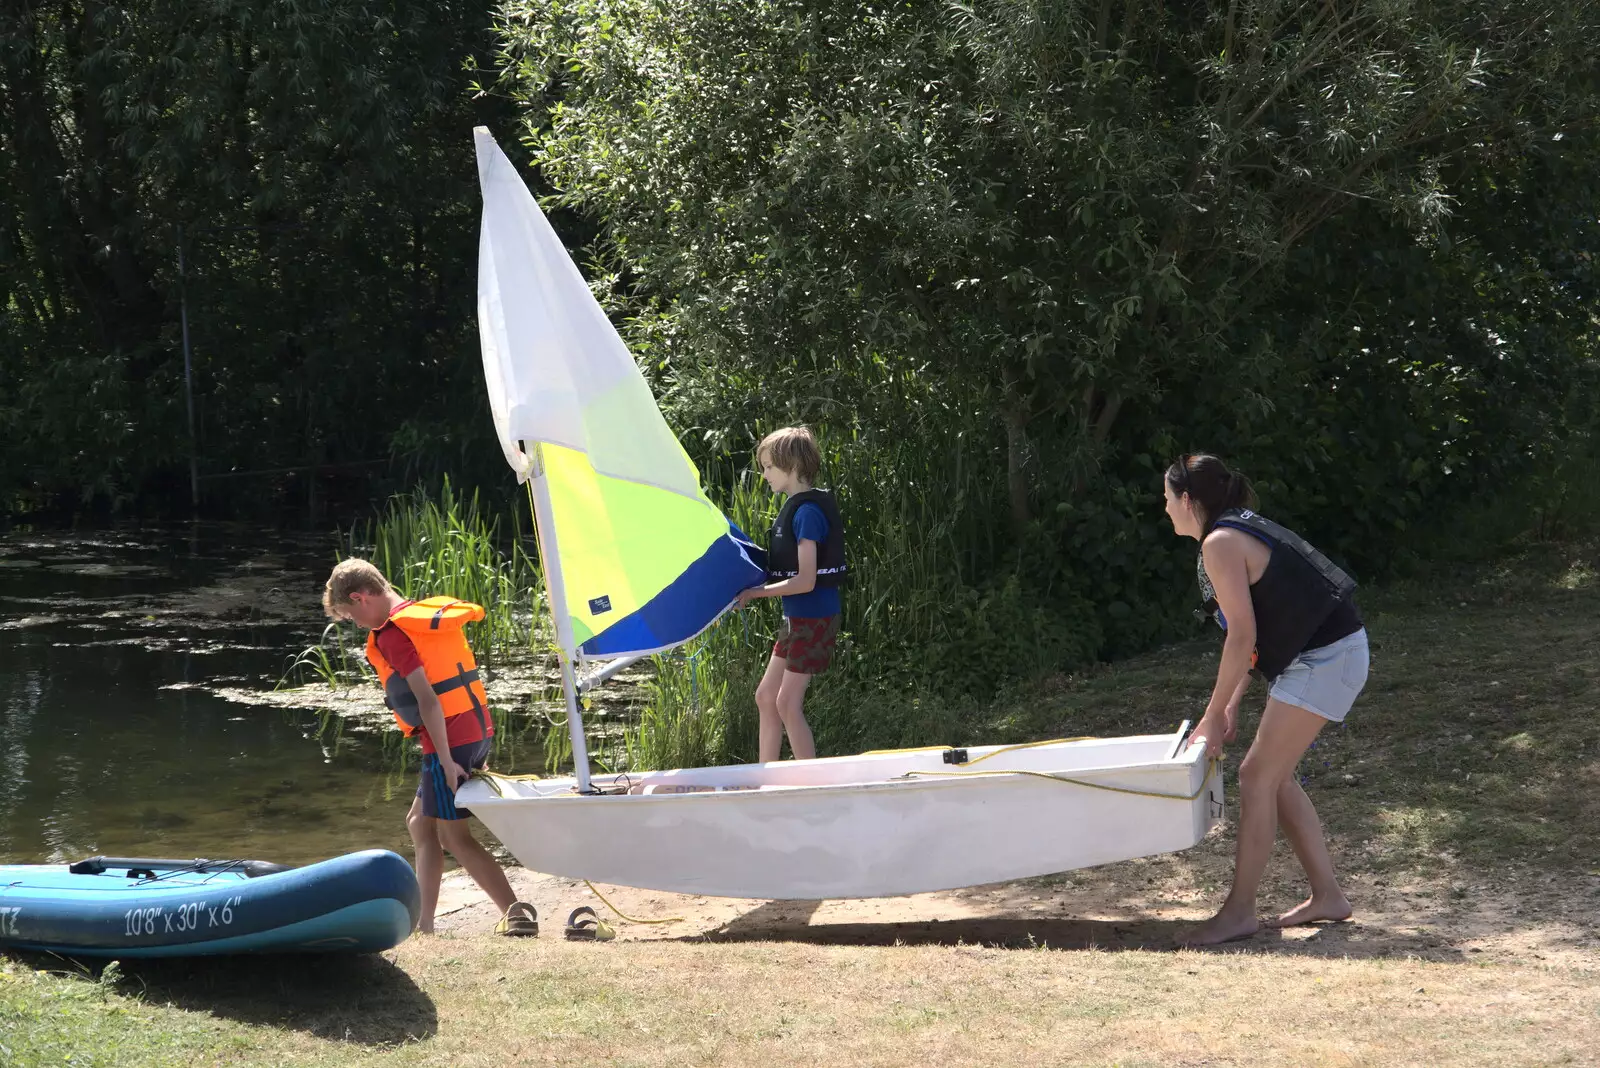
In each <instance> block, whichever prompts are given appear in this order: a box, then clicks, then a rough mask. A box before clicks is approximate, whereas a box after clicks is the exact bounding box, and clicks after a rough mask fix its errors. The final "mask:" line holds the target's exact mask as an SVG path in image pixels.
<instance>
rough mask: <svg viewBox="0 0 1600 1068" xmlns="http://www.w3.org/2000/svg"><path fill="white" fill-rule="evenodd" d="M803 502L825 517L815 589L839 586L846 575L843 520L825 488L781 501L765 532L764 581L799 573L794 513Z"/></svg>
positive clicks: (775, 580)
mask: <svg viewBox="0 0 1600 1068" xmlns="http://www.w3.org/2000/svg"><path fill="white" fill-rule="evenodd" d="M802 504H814V505H816V506H817V507H818V508H821V509H822V514H823V516H824V517H825V518H826V519H827V520H828V540H827V541H825V542H823V543H822V544H821V545H819V546H817V589H819V590H820V589H826V588H827V587H829V586H839V585H841V584H842V583H843V581H844V578H845V570H846V569H845V563H844V520H843V519H841V518H839V502H838V501H837V500H836V499H835V498H834V496H833V494H832V493H829V492H828V491H827V490H820V489H810V490H805V491H804V492H802V493H796V494H795V495H794V496H792V497H790V498H789V499H788V500H787V501H785V502H783V509H782V510H781V511H780V512H778V518H777V519H775V520H773V523H772V529H771V530H769V531H768V532H767V581H769V582H779V581H782V580H783V579H787V578H793V577H794V576H796V575H798V574H799V573H800V543H799V542H798V541H796V540H795V537H794V514H795V513H796V512H798V511H799V510H800V506H801V505H802Z"/></svg>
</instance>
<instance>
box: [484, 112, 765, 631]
mask: <svg viewBox="0 0 1600 1068" xmlns="http://www.w3.org/2000/svg"><path fill="white" fill-rule="evenodd" d="M476 138H477V147H478V179H479V184H480V186H481V187H482V190H483V223H482V231H481V233H480V236H479V249H478V326H479V334H480V340H481V342H482V348H483V364H484V375H485V379H486V381H487V384H488V388H489V405H490V409H491V410H492V412H493V414H494V422H495V429H496V432H497V434H498V435H499V438H500V444H501V448H502V449H503V450H504V452H505V455H506V459H507V461H508V462H509V463H510V464H511V466H512V468H513V469H514V470H515V471H516V472H517V474H518V477H519V478H522V479H528V478H530V477H534V478H537V479H539V482H538V483H537V485H538V487H539V492H540V493H542V494H543V495H544V498H545V501H546V509H545V514H544V515H541V519H540V530H539V540H540V545H541V547H542V548H543V551H544V556H545V559H544V561H543V564H544V566H545V568H546V569H547V570H548V569H552V568H554V569H558V574H557V575H556V576H553V580H552V581H551V582H550V586H551V589H552V590H553V591H556V590H559V593H560V596H559V598H554V597H553V598H552V600H553V601H555V600H559V601H560V602H561V603H553V604H552V611H553V612H554V613H555V616H556V627H557V631H558V633H559V634H560V636H561V640H562V644H563V646H565V647H566V648H567V649H568V650H569V651H573V652H582V653H583V654H585V655H586V656H591V657H597V658H611V657H620V656H627V655H634V654H642V653H651V652H659V651H661V650H663V649H670V648H671V647H672V646H674V645H677V644H679V643H681V642H684V641H687V640H688V639H690V638H692V637H694V636H695V635H696V634H698V633H699V632H700V631H701V630H703V629H705V627H707V626H708V625H710V624H711V623H712V622H713V621H714V620H715V619H716V618H717V616H718V615H720V614H721V613H722V612H723V611H724V610H725V609H726V608H727V607H728V606H729V605H730V604H731V603H732V601H733V600H734V598H735V597H736V596H737V594H738V592H739V591H740V590H741V589H744V588H745V587H747V586H753V585H756V584H758V583H760V582H761V581H762V580H763V579H764V577H765V571H764V569H763V567H762V565H761V563H760V554H759V552H758V551H757V550H756V549H755V548H754V546H752V545H751V544H750V541H749V539H748V538H746V537H745V536H744V535H743V534H742V533H741V532H740V531H739V530H738V529H737V528H736V527H734V526H733V525H732V524H730V523H729V522H728V520H727V517H725V516H724V515H723V514H722V513H721V511H720V510H718V509H717V507H716V506H715V505H713V504H712V503H711V502H710V500H708V499H707V497H706V495H705V492H704V491H703V490H702V488H701V486H700V476H699V472H697V471H696V470H695V468H694V464H693V463H692V462H690V460H689V457H688V454H686V453H685V452H684V451H683V447H682V446H681V445H680V444H679V443H678V440H677V438H676V437H675V436H674V435H673V433H672V431H671V429H670V428H669V427H668V426H667V423H666V420H665V419H663V418H662V416H661V411H660V409H659V408H657V407H656V403H655V398H654V397H653V396H652V395H651V393H650V387H649V384H648V383H647V382H645V379H644V376H643V375H642V374H641V373H640V372H639V368H638V366H637V365H636V364H635V363H634V360H633V356H632V355H631V354H630V353H629V352H628V350H627V347H626V346H625V345H624V344H623V342H622V338H621V337H620V336H618V334H617V332H616V329H615V328H614V327H613V326H612V325H611V322H610V320H609V319H608V318H607V317H606V315H605V312H604V310H603V309H602V308H601V307H600V304H599V302H598V301H596V300H595V298H594V295H593V294H592V293H591V292H590V290H589V287H588V284H587V283H586V282H585V281H584V279H583V276H582V275H581V274H579V273H578V269H577V266H576V265H575V264H574V263H573V262H572V259H571V257H570V256H568V255H567V252H566V249H565V248H564V247H563V246H562V245H561V242H560V240H559V239H558V238H557V237H556V235H555V231H554V230H553V229H551V227H550V223H549V221H548V220H547V219H546V218H545V216H544V213H543V212H542V211H540V209H539V206H538V204H537V203H536V202H535V201H534V199H533V197H532V195H531V194H529V192H528V189H527V186H526V185H524V184H523V181H522V178H521V177H520V176H519V175H518V174H517V173H516V170H515V168H514V167H512V165H511V162H510V161H509V160H507V159H506V157H505V155H504V153H502V152H501V151H500V147H499V146H498V145H497V144H495V142H494V139H493V138H492V137H490V136H489V133H488V131H487V130H485V129H483V128H481V127H480V128H479V129H478V130H477V131H476Z"/></svg>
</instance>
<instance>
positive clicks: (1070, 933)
mask: <svg viewBox="0 0 1600 1068" xmlns="http://www.w3.org/2000/svg"><path fill="white" fill-rule="evenodd" d="M818 904H819V903H818V902H799V901H774V902H769V903H768V904H765V905H761V906H759V907H757V908H754V909H752V910H750V911H749V912H747V913H745V914H743V915H742V916H739V917H738V918H737V919H735V920H732V921H730V922H729V923H727V924H724V925H723V926H722V927H719V928H717V929H716V930H714V931H707V932H706V933H705V934H703V935H695V936H692V937H687V938H683V939H680V941H686V942H688V941H694V942H699V941H710V942H798V943H806V944H811V945H827V946H963V945H964V946H986V947H989V948H994V949H1055V950H1088V949H1097V950H1107V951H1119V950H1144V951H1157V952H1159V951H1172V950H1176V949H1177V945H1176V939H1177V938H1178V936H1179V935H1180V934H1182V933H1183V932H1184V931H1186V930H1188V929H1189V928H1190V927H1193V926H1194V921H1193V920H1170V919H1158V918H1155V917H1150V916H1140V915H1137V914H1135V915H1131V916H1130V917H1129V918H1128V919H1125V920H1120V919H1119V920H1080V919H1072V918H1051V917H1024V918H1018V917H1003V916H1000V917H997V916H981V917H970V918H962V919H949V920H916V921H908V922H889V923H819V924H813V923H811V922H810V918H811V915H812V913H814V912H815V910H816V906H817V905H818ZM804 906H809V907H804ZM1208 952H1217V953H1229V952H1234V953H1270V954H1274V955H1279V956H1297V957H1302V956H1303V957H1348V958H1354V959H1361V960H1373V959H1381V958H1386V957H1405V958H1420V959H1426V960H1433V961H1442V962H1450V961H1464V960H1466V959H1467V958H1466V955H1465V954H1464V953H1462V952H1461V951H1460V950H1459V949H1457V948H1455V947H1453V946H1450V945H1446V944H1444V943H1443V942H1442V940H1440V939H1437V938H1431V937H1427V936H1418V935H1414V934H1410V933H1406V932H1400V931H1391V930H1389V929H1387V928H1385V927H1382V926H1378V925H1374V924H1366V923H1362V922H1360V920H1359V919H1358V920H1356V921H1353V922H1348V923H1338V924H1323V925H1318V926H1314V927H1302V928H1295V929H1290V930H1278V929H1275V928H1263V929H1262V930H1261V931H1259V932H1258V933H1257V934H1256V935H1255V936H1254V937H1253V938H1248V939H1242V940H1240V941H1238V942H1231V943H1228V944H1227V945H1223V946H1215V947H1211V949H1209V950H1208Z"/></svg>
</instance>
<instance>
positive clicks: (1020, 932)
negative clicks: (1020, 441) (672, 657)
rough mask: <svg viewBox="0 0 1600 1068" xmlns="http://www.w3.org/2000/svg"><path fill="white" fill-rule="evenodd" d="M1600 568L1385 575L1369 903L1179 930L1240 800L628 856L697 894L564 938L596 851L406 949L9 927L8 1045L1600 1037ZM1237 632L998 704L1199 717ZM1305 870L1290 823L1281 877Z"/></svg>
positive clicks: (0, 1010)
mask: <svg viewBox="0 0 1600 1068" xmlns="http://www.w3.org/2000/svg"><path fill="white" fill-rule="evenodd" d="M1597 572H1600V566H1596V564H1595V554H1594V553H1593V551H1592V550H1591V549H1588V548H1576V549H1574V548H1570V547H1565V548H1560V549H1556V548H1551V547H1544V548H1541V549H1539V550H1536V551H1532V552H1530V553H1528V554H1526V555H1525V556H1524V557H1522V558H1519V559H1518V560H1516V561H1514V562H1512V563H1509V564H1507V565H1505V566H1503V567H1500V568H1495V569H1488V570H1482V571H1477V572H1474V573H1471V574H1461V575H1453V576H1442V577H1441V576H1434V577H1433V578H1432V579H1430V581H1429V582H1427V583H1417V584H1416V585H1414V586H1410V587H1405V586H1402V587H1395V588H1391V589H1389V590H1386V591H1382V592H1380V593H1377V594H1374V595H1372V596H1370V597H1367V598H1364V599H1363V605H1364V608H1365V610H1366V614H1367V618H1368V624H1369V628H1370V630H1371V631H1372V635H1373V642H1374V673H1373V678H1372V681H1371V683H1370V685H1369V689H1368V692H1367V694H1366V695H1365V696H1364V697H1363V699H1362V700H1361V702H1360V703H1358V705H1357V706H1356V709H1355V711H1354V712H1353V713H1352V715H1351V718H1350V723H1349V725H1348V726H1347V727H1345V728H1343V729H1339V730H1330V731H1326V732H1324V737H1323V738H1322V739H1321V740H1320V741H1319V743H1318V745H1317V747H1316V748H1315V749H1314V750H1313V751H1312V752H1311V753H1310V754H1309V755H1308V757H1307V759H1306V761H1305V764H1304V765H1303V768H1302V771H1303V773H1304V775H1305V778H1306V785H1307V789H1308V791H1309V792H1310V793H1311V796H1312V798H1313V800H1315V801H1316V802H1317V804H1318V806H1319V809H1320V810H1321V812H1322V815H1323V818H1324V822H1325V823H1326V825H1327V828H1328V832H1329V837H1330V842H1331V844H1332V847H1333V850H1334V853H1335V858H1336V860H1337V862H1338V863H1339V865H1340V867H1341V870H1342V872H1343V874H1344V876H1345V878H1346V879H1347V883H1348V889H1349V893H1350V896H1351V899H1352V901H1353V903H1354V904H1355V906H1356V910H1357V915H1356V920H1355V922H1353V923H1349V924H1340V925H1337V926H1333V927H1326V928H1318V929H1312V930H1302V931H1293V932H1282V933H1276V932H1274V933H1264V934H1262V935H1259V936H1257V937H1256V938H1254V939H1251V940H1249V941H1246V942H1242V943H1238V944H1235V945H1232V946H1229V947H1225V948H1224V949H1221V950H1215V951H1208V952H1192V951H1184V952H1175V951H1173V950H1171V949H1170V948H1169V947H1170V944H1171V940H1172V935H1173V934H1174V933H1175V932H1176V931H1177V930H1178V929H1180V928H1181V927H1182V926H1183V925H1184V924H1186V923H1190V922H1193V921H1195V920H1198V919H1200V918H1202V917H1203V916H1205V915H1206V914H1207V912H1208V911H1209V910H1210V909H1211V908H1214V907H1215V905H1216V904H1217V902H1218V901H1220V899H1221V895H1222V893H1223V892H1224V890H1225V889H1226V884H1227V879H1228V874H1229V870H1230V853H1231V836H1230V832H1229V830H1228V829H1227V828H1226V827H1225V828H1223V829H1222V830H1221V831H1220V832H1218V833H1217V834H1215V835H1214V836H1213V837H1212V838H1211V839H1209V840H1208V841H1206V842H1205V843H1203V844H1202V845H1200V846H1199V847H1197V848H1195V849H1193V850H1189V851H1187V852H1185V853H1182V854H1177V855H1173V856H1167V857H1156V858H1148V859H1146V860H1142V861H1132V862H1129V863H1126V864H1118V865H1111V866H1108V867H1106V868H1102V869H1095V870H1092V871H1081V872H1072V873H1066V874H1063V875H1059V876H1053V877H1050V878H1047V879H1039V880H1031V881H1028V882H1025V883H1015V884H1008V885H1003V886H994V887H978V888H973V889H971V890H965V891H959V892H953V893H948V894H929V895H920V896H918V897H914V898H901V899H891V900H885V901H865V902H821V903H818V902H736V901H724V900H715V899H712V900H707V899H692V898H677V897H673V896H671V895H662V894H652V893H647V892H640V891H625V890H619V891H616V893H615V895H614V896H613V895H612V891H611V889H610V888H602V889H605V890H606V892H607V894H608V896H613V900H615V901H616V903H617V904H618V906H619V907H621V908H622V909H623V910H624V911H626V912H629V913H632V914H637V915H641V916H665V915H669V914H675V915H681V916H682V917H683V920H682V922H679V923H675V924H670V925H662V926H653V927H646V926H639V925H620V929H621V931H622V933H623V937H622V939H621V940H619V941H617V942H614V943H610V944H602V945H595V944H583V943H567V942H564V941H562V940H561V938H560V934H559V921H560V919H561V917H562V916H564V914H565V910H567V909H569V908H571V907H572V906H574V905H577V904H582V903H584V902H585V901H588V902H591V903H593V902H594V899H593V897H591V896H589V895H588V894H587V891H586V890H585V889H584V888H583V886H582V884H576V885H574V884H572V883H570V882H568V881H565V880H557V879H551V878H547V877H542V876H536V875H534V874H532V873H528V872H523V871H515V872H513V878H514V880H515V881H516V882H517V883H518V885H519V890H520V892H522V893H523V894H525V895H526V896H527V897H528V898H529V899H530V900H533V901H534V902H535V903H536V904H537V905H538V906H539V909H540V911H541V913H543V914H544V916H545V921H546V931H545V934H544V935H543V936H542V937H540V938H538V939H530V940H521V941H511V940H505V939H497V938H494V937H493V936H491V935H489V934H488V933H487V931H488V927H489V925H490V923H491V921H492V917H491V916H490V915H489V914H488V912H487V909H486V906H485V904H483V903H482V902H481V901H479V900H477V896H476V894H475V893H474V892H473V891H472V890H471V888H470V887H468V886H466V885H464V884H463V883H462V882H461V881H460V879H459V876H452V877H451V880H450V882H449V885H448V886H447V892H446V895H445V901H446V905H447V908H448V909H449V914H448V915H446V916H443V917H442V918H441V923H440V926H441V932H442V933H441V934H440V935H438V936H434V937H427V938H423V937H418V938H413V939H412V940H411V941H409V942H408V943H406V944H405V945H404V946H401V947H400V948H399V949H398V950H396V951H394V952H391V953H388V954H385V955H384V956H382V957H379V958H369V959H365V960H315V961H265V962H262V961H246V962H200V963H182V962H173V963H146V964H138V963H134V962H124V964H122V965H121V966H119V967H118V968H115V969H109V970H107V971H105V972H103V973H102V972H99V971H97V970H96V969H94V968H91V967H86V966H82V965H77V964H74V963H71V962H64V961H59V960H48V959H41V958H37V957H29V958H9V959H8V958H3V957H0V1065H11V1064H16V1065H32V1064H47V1063H48V1064H64V1063H70V1064H74V1065H81V1064H104V1065H160V1064H175V1065H177V1064H181V1065H185V1066H191V1065H204V1064H250V1065H254V1064H294V1065H301V1064H304V1065H346V1064H381V1065H389V1064H395V1065H400V1064H434V1063H440V1064H450V1065H453V1066H472V1065H496V1066H498V1065H507V1064H547V1063H548V1064H581V1065H596V1064H617V1065H652V1066H654V1065H663V1064H672V1065H691V1064H692V1065H747V1064H748V1065H761V1066H763V1068H766V1066H778V1065H790V1064H794V1065H806V1066H813V1065H827V1066H832V1065H845V1066H849V1065H879V1064H882V1065H902V1064H928V1063H937V1064H941V1065H942V1064H958V1065H966V1064H971V1065H991V1064H994V1065H999V1064H1007V1065H1011V1064H1051V1065H1058V1064H1074V1065H1076V1064H1087V1065H1152V1066H1156V1065H1159V1066H1176V1065H1257V1064H1259V1065H1295V1066H1299V1065H1306V1066H1310V1065H1382V1066H1389V1065H1430V1066H1431V1065H1456V1064H1460V1065H1466V1064H1471V1065H1473V1066H1475V1068H1478V1066H1489V1065H1555V1064H1594V1063H1597V1062H1600V1054H1597V1053H1596V1052H1595V1051H1596V1050H1600V848H1597V847H1600V792H1597V790H1596V787H1597V786H1600V729H1597V727H1596V723H1597V719H1596V711H1597V710H1596V705H1597V703H1600V702H1597V700H1596V697H1597V695H1600V689H1597V680H1600V635H1597V633H1596V625H1595V620H1596V618H1597V611H1596V609H1597V608H1600V588H1597V587H1596V586H1595V584H1594V582H1593V576H1594V575H1595V574H1596V573H1597ZM1215 649H1216V647H1215V645H1213V644H1209V643H1194V644H1191V645H1186V646H1180V647H1176V648H1172V649H1167V650H1162V651H1160V652H1158V653H1155V654H1152V655H1150V656H1147V657H1143V658H1140V659H1138V660H1136V661H1132V662H1129V663H1126V664H1121V665H1116V666H1113V667H1109V668H1104V669H1101V670H1097V671H1095V672H1092V673H1089V674H1088V675H1086V676H1084V677H1077V678H1062V679H1057V680H1052V682H1051V683H1049V684H1048V685H1045V686H1041V687H1039V688H1037V689H1035V690H1033V691H1030V692H1029V693H1026V694H1021V695H1018V697H1017V699H1016V700H1015V701H1013V702H1010V703H1009V704H1008V705H1007V706H1006V707H1005V708H1004V709H1003V710H1002V712H1001V714H999V715H998V716H997V721H996V723H995V724H993V725H992V731H993V732H994V733H996V734H999V735H1003V736H1006V737H1008V738H1014V739H1018V740H1020V739H1022V738H1028V737H1049V736H1053V735H1057V734H1067V733H1071V734H1081V733H1105V734H1113V733H1134V732H1142V731H1145V730H1170V729H1171V728H1172V727H1173V726H1174V725H1175V723H1176V721H1177V720H1178V719H1180V718H1185V717H1192V716H1193V715H1194V714H1195V712H1196V711H1197V710H1198V709H1199V707H1200V706H1201V704H1202V703H1203V701H1204V698H1205V693H1206V691H1207V688H1208V685H1209V677H1208V672H1209V671H1210V670H1211V668H1212V667H1213V666H1214V663H1215V661H1214V659H1213V658H1214V656H1215ZM1256 705H1257V707H1259V695H1257V696H1256ZM1251 726H1252V724H1249V723H1247V724H1246V725H1245V734H1246V736H1248V731H1249V728H1250V727H1251ZM1240 755H1241V752H1239V751H1236V752H1234V753H1232V754H1231V757H1232V758H1233V760H1234V761H1235V762H1236V760H1237V757H1238V756H1240ZM1301 893H1302V888H1301V887H1300V885H1299V883H1298V878H1297V872H1296V870H1295V868H1294V865H1293V861H1292V858H1291V857H1290V856H1289V854H1288V850H1287V848H1286V847H1281V846H1280V850H1279V856H1278V857H1277V858H1276V859H1275V861H1274V864H1273V866H1272V867H1271V869H1270V870H1269V872H1268V877H1267V881H1266V884H1265V885H1264V887H1263V893H1262V902H1261V904H1262V908H1263V910H1264V911H1274V910H1277V909H1281V908H1284V907H1287V906H1288V905H1291V904H1293V903H1295V902H1296V901H1298V900H1299V896H1300V895H1301ZM602 911H603V910H602Z"/></svg>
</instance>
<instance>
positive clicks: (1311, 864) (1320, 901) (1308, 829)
mask: <svg viewBox="0 0 1600 1068" xmlns="http://www.w3.org/2000/svg"><path fill="white" fill-rule="evenodd" d="M1278 822H1279V823H1280V824H1282V826H1283V835H1284V837H1285V838H1287V839H1289V844H1290V845H1292V846H1293V847H1294V855H1295V856H1296V857H1298V858H1299V859H1300V866H1301V867H1302V868H1304V869H1305V870H1306V878H1307V879H1308V880H1310V882H1311V896H1310V897H1309V898H1307V899H1306V900H1305V901H1302V902H1301V903H1300V904H1299V905H1297V906H1295V907H1294V908H1292V909H1290V910H1289V911H1288V912H1285V913H1284V914H1283V915H1281V916H1279V917H1278V918H1277V919H1276V920H1271V921H1269V923H1270V925H1271V926H1273V927H1293V926H1294V925H1296V924H1301V923H1316V922H1318V921H1319V920H1347V919H1349V918H1350V912H1351V909H1350V900H1349V899H1348V898H1346V897H1345V896H1344V891H1343V890H1342V889H1340V887H1339V878H1338V876H1336V875H1335V874H1334V873H1333V857H1331V856H1329V854H1328V843H1327V841H1326V840H1325V839H1324V838H1323V837H1322V821H1321V820H1319V819H1317V810H1316V808H1315V807H1314V806H1313V805H1312V804H1311V798H1309V797H1307V796H1306V792H1305V791H1304V790H1303V789H1301V788H1300V781H1299V779H1297V778H1296V777H1295V776H1294V775H1292V774H1291V775H1290V776H1289V777H1288V778H1287V779H1285V780H1284V782H1283V785H1282V786H1280V787H1278Z"/></svg>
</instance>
